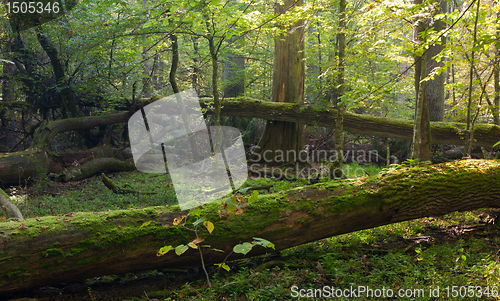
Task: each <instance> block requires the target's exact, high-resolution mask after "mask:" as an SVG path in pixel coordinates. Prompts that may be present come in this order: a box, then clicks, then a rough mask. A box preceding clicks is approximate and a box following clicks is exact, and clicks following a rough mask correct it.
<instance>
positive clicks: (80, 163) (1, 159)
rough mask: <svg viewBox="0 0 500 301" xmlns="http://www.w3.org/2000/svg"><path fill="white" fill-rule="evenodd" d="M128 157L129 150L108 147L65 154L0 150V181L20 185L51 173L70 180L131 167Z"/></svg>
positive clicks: (53, 175) (132, 164)
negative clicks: (5, 151) (3, 151)
mask: <svg viewBox="0 0 500 301" xmlns="http://www.w3.org/2000/svg"><path fill="white" fill-rule="evenodd" d="M130 157H131V154H130V153H129V152H127V151H125V150H122V149H116V148H113V147H110V146H99V147H95V148H92V149H89V150H86V151H82V152H76V153H66V154H55V153H52V152H49V151H46V150H43V149H39V148H30V149H27V150H25V151H20V152H15V153H0V184H1V185H21V184H24V180H25V179H30V178H31V179H34V178H35V177H37V176H45V175H46V174H47V173H52V177H53V178H54V179H56V180H59V181H73V180H80V179H83V178H87V177H90V176H92V175H94V174H96V173H98V172H102V171H105V170H111V171H125V170H133V169H135V166H134V163H133V162H132V161H131V160H129V161H127V159H129V158H130ZM113 158H114V159H113Z"/></svg>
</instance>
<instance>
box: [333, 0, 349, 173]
mask: <svg viewBox="0 0 500 301" xmlns="http://www.w3.org/2000/svg"><path fill="white" fill-rule="evenodd" d="M346 6H347V3H346V0H340V1H339V33H338V34H337V40H338V44H339V68H338V78H337V83H338V85H337V86H338V98H337V122H336V127H335V151H336V152H337V162H338V165H339V166H342V164H343V162H344V133H343V131H344V113H345V109H346V104H345V99H344V91H345V27H346V24H345V23H346V22H345V17H346V15H345V10H346Z"/></svg>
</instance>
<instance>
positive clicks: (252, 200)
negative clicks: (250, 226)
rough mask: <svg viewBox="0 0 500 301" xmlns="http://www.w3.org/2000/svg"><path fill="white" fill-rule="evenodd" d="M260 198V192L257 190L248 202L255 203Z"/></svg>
mask: <svg viewBox="0 0 500 301" xmlns="http://www.w3.org/2000/svg"><path fill="white" fill-rule="evenodd" d="M258 197H259V192H258V191H257V190H254V191H253V192H252V196H251V197H250V198H249V199H248V202H249V203H252V202H255V201H256V200H257V198H258Z"/></svg>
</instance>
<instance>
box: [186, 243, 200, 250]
mask: <svg viewBox="0 0 500 301" xmlns="http://www.w3.org/2000/svg"><path fill="white" fill-rule="evenodd" d="M188 246H190V247H191V248H192V249H198V246H197V245H195V244H194V243H192V242H190V243H188Z"/></svg>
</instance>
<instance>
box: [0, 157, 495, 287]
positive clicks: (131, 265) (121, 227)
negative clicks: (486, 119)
mask: <svg viewBox="0 0 500 301" xmlns="http://www.w3.org/2000/svg"><path fill="white" fill-rule="evenodd" d="M499 184H500V162H499V161H485V160H467V161H459V162H453V163H446V164H439V165H433V166H426V167H420V168H412V169H403V170H397V171H394V172H392V173H388V174H386V175H385V176H381V177H378V178H368V179H366V180H364V181H361V180H358V179H352V180H343V181H332V182H327V183H318V184H315V185H311V186H305V187H299V188H294V189H291V190H289V191H281V192H279V193H275V194H270V195H262V196H260V197H259V198H258V199H257V200H256V201H254V202H252V203H250V204H248V206H247V210H246V211H245V212H244V213H243V214H241V215H233V216H231V218H230V219H229V222H227V223H226V217H223V218H222V219H221V218H220V217H219V214H218V213H217V212H218V210H221V211H223V209H222V205H221V204H216V203H211V204H209V205H207V206H205V208H204V209H203V210H202V216H204V217H205V218H206V219H207V220H210V221H212V222H214V224H215V230H214V231H213V233H212V234H209V233H208V232H207V231H206V230H205V229H204V227H202V229H200V232H199V235H200V237H202V238H205V241H204V244H207V245H211V247H212V248H217V249H221V250H224V251H225V253H220V252H215V251H211V250H209V249H205V250H204V251H203V253H204V254H205V255H204V259H205V262H206V263H219V262H222V261H223V260H224V258H225V257H226V256H227V254H228V253H229V252H230V251H231V250H232V247H233V246H234V245H236V244H239V243H242V242H245V241H251V240H252V237H261V238H264V239H267V240H269V241H271V242H273V243H274V244H275V245H276V248H277V249H278V250H281V249H285V248H289V247H292V246H296V245H300V244H303V243H307V242H310V241H315V240H319V239H322V238H326V237H331V236H334V235H339V234H343V233H348V232H353V231H357V230H361V229H367V228H373V227H377V226H381V225H385V224H390V223H396V222H401V221H405V220H411V219H415V218H420V217H426V216H440V215H443V214H447V213H451V212H454V211H467V210H473V209H478V208H487V207H490V208H499V207H500V185H499ZM175 208H176V207H174V208H168V207H150V208H144V209H131V210H121V211H107V212H85V213H74V214H67V215H58V216H46V217H41V218H38V219H35V218H29V219H26V220H25V221H23V222H5V223H0V233H1V234H0V245H1V248H0V265H1V268H0V294H1V293H4V294H5V293H9V292H14V291H20V290H25V289H28V288H30V287H38V286H45V285H51V284H56V283H60V282H70V281H76V280H82V279H85V278H89V277H95V276H101V275H106V274H120V273H127V272H134V271H140V270H146V269H161V268H167V267H171V268H183V267H190V266H199V265H200V258H199V254H198V251H197V250H193V249H189V250H188V251H186V253H184V254H182V255H181V256H177V255H176V254H175V253H174V252H169V253H167V254H166V255H164V256H162V257H157V256H156V254H157V252H158V250H159V248H160V247H162V246H165V245H173V246H177V245H179V244H187V243H188V242H190V241H192V240H193V239H194V238H195V237H194V234H193V232H191V231H190V230H187V229H185V228H183V227H180V226H174V225H173V220H174V218H179V217H181V216H185V215H186V214H187V212H182V211H179V210H178V207H177V209H175ZM148 221H151V223H150V224H147V225H144V223H145V222H148ZM193 221H195V218H194V217H191V216H190V217H188V223H191V224H192V222H193ZM141 225H144V226H142V227H141ZM188 226H189V224H188ZM264 252H266V249H264V248H260V247H258V246H257V247H254V249H253V250H252V251H251V252H250V253H249V254H247V257H249V256H254V255H259V254H263V253H264ZM235 258H241V257H238V256H235V255H234V254H233V255H231V257H230V259H235Z"/></svg>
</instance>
